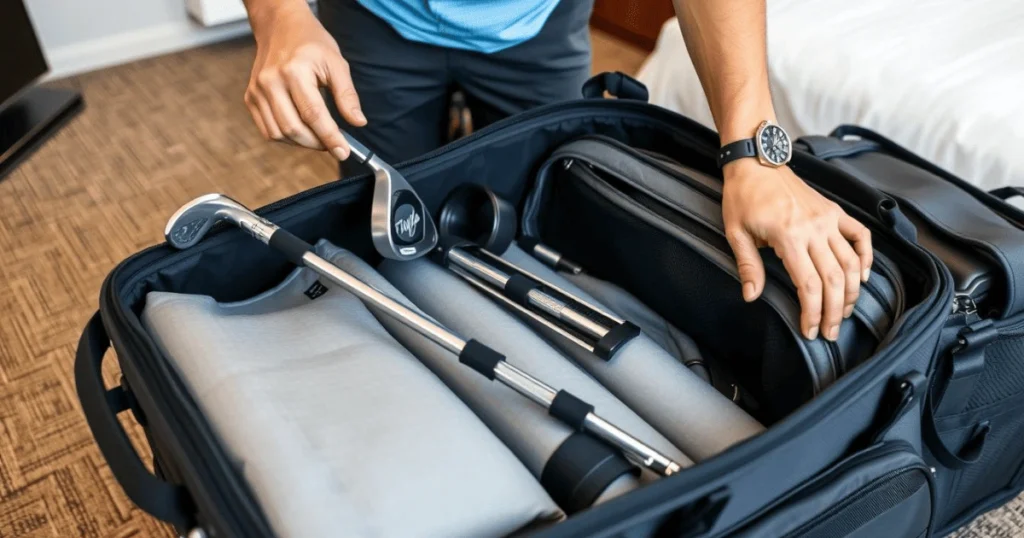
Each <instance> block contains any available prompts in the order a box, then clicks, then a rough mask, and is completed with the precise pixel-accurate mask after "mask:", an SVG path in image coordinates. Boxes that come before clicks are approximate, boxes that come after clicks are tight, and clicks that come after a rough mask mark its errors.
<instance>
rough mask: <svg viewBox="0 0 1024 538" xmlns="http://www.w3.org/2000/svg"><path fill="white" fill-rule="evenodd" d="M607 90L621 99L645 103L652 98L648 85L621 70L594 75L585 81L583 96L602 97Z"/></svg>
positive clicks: (589, 97)
mask: <svg viewBox="0 0 1024 538" xmlns="http://www.w3.org/2000/svg"><path fill="white" fill-rule="evenodd" d="M606 91H607V92H608V93H609V94H611V95H612V96H613V97H618V98H619V99H632V100H634V101H643V102H645V103H646V102H647V101H648V99H650V94H649V93H648V92H647V86H644V84H643V83H642V82H640V81H639V80H637V79H635V78H633V77H631V76H629V75H627V74H625V73H622V72H620V71H615V72H614V73H612V72H606V73H601V74H598V75H594V76H592V77H590V79H589V80H587V81H586V82H584V83H583V97H584V98H586V99H602V98H604V92H606Z"/></svg>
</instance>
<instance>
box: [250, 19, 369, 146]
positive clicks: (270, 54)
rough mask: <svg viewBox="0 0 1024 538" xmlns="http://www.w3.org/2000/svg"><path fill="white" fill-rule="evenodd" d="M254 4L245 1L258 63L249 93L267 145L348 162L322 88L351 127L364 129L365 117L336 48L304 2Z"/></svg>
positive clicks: (251, 109)
mask: <svg viewBox="0 0 1024 538" xmlns="http://www.w3.org/2000/svg"><path fill="white" fill-rule="evenodd" d="M253 4H258V2H253V1H252V0H250V1H249V2H247V5H249V15H250V21H251V22H252V26H253V33H254V35H255V36H256V44H257V47H256V61H255V62H254V63H253V68H252V75H251V76H250V78H249V86H248V87H247V88H246V90H245V104H246V106H247V107H248V108H249V113H250V114H252V119H253V121H254V122H255V123H256V126H257V127H258V128H259V130H260V132H261V133H262V134H263V137H264V138H266V139H267V140H276V141H278V142H287V143H292V144H296V145H299V146H303V147H307V148H311V149H318V150H324V149H326V150H328V151H330V152H331V153H332V154H333V155H334V156H335V157H337V158H338V159H340V160H345V159H346V158H348V155H349V147H348V143H346V142H345V138H344V137H343V136H342V134H341V130H340V129H339V128H338V124H337V123H335V122H334V119H333V118H331V114H330V112H328V109H327V105H326V104H325V102H324V99H323V96H322V95H321V93H320V88H321V87H327V88H329V89H330V92H331V95H332V96H333V97H334V100H335V102H336V103H337V105H338V110H340V111H341V113H342V115H343V116H344V117H345V119H346V120H347V121H348V122H349V123H351V124H352V125H355V126H362V125H365V124H366V118H365V117H364V116H363V113H362V111H361V110H360V107H359V97H358V95H357V94H356V90H355V88H354V87H353V85H352V78H351V76H350V74H349V69H348V63H347V62H345V59H344V58H342V56H341V50H340V49H339V48H338V44H337V43H336V42H335V41H334V39H333V38H332V37H331V36H330V34H328V33H327V31H326V30H324V27H323V26H322V25H321V24H320V21H318V20H316V17H314V16H313V13H312V12H311V11H310V10H309V7H308V6H307V5H306V4H305V2H297V3H296V2H290V3H286V2H272V3H263V4H261V5H253Z"/></svg>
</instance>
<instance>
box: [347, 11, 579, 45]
mask: <svg viewBox="0 0 1024 538" xmlns="http://www.w3.org/2000/svg"><path fill="white" fill-rule="evenodd" d="M358 1H359V3H360V4H362V5H363V6H364V7H365V8H366V9H368V10H370V11H371V12H372V13H373V14H374V15H377V16H378V17H380V18H382V19H384V20H385V21H387V22H388V23H389V24H390V25H391V26H392V27H394V29H395V30H396V31H397V32H398V33H399V34H401V35H402V37H404V38H406V39H408V40H410V41H418V42H421V43H429V44H431V45H437V46H440V47H445V48H454V49H466V50H475V51H479V52H484V53H491V52H497V51H499V50H502V49H507V48H509V47H512V46H514V45H517V44H519V43H522V42H523V41H526V40H528V39H530V38H532V37H534V36H536V35H537V34H538V33H539V32H540V30H541V28H542V27H543V26H544V23H545V22H546V21H547V20H548V16H549V15H551V12H552V11H554V10H555V7H556V6H557V5H558V2H559V0H358ZM568 1H572V0H568Z"/></svg>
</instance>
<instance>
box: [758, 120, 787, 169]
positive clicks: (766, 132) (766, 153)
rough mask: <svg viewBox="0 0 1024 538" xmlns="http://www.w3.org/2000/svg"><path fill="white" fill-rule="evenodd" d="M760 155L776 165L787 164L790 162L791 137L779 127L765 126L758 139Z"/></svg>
mask: <svg viewBox="0 0 1024 538" xmlns="http://www.w3.org/2000/svg"><path fill="white" fill-rule="evenodd" d="M757 146H758V148H757V149H758V153H760V154H761V156H762V157H764V158H765V159H766V160H767V161H768V162H770V163H771V164H774V165H782V164H786V162H787V161H789V155H790V151H792V148H791V147H790V145H789V135H787V134H786V131H783V130H782V127H779V126H778V125H771V124H769V125H765V126H764V128H763V129H761V133H760V135H759V136H758V137H757Z"/></svg>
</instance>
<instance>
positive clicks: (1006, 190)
mask: <svg viewBox="0 0 1024 538" xmlns="http://www.w3.org/2000/svg"><path fill="white" fill-rule="evenodd" d="M988 193H989V194H991V195H992V196H995V197H996V198H999V199H1000V200H1004V201H1005V200H1009V199H1010V198H1013V197H1014V196H1024V187H999V188H998V189H992V190H990V191H988Z"/></svg>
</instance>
